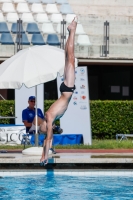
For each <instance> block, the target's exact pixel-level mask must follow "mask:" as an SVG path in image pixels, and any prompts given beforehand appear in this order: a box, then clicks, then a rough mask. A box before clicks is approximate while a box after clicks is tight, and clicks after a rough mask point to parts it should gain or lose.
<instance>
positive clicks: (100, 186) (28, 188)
mask: <svg viewBox="0 0 133 200" xmlns="http://www.w3.org/2000/svg"><path fill="white" fill-rule="evenodd" d="M3 199H5V200H23V199H24V200H43V199H44V200H56V199H57V200H131V199H133V177H116V176H114V177H113V176H94V177H84V176H83V177H82V176H79V177H78V176H61V175H60V176H58V175H42V176H41V175H34V176H22V177H4V178H0V200H3Z"/></svg>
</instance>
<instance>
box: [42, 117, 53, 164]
mask: <svg viewBox="0 0 133 200" xmlns="http://www.w3.org/2000/svg"><path fill="white" fill-rule="evenodd" d="M45 117H46V120H47V122H46V128H47V138H46V140H45V141H44V146H43V152H42V157H41V159H40V162H43V161H46V164H47V162H48V152H49V149H50V146H51V142H52V138H53V125H52V123H53V120H52V119H51V115H49V113H46V115H45Z"/></svg>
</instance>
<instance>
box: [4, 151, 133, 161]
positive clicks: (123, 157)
mask: <svg viewBox="0 0 133 200" xmlns="http://www.w3.org/2000/svg"><path fill="white" fill-rule="evenodd" d="M65 151H66V152H65ZM72 151H73V152H72ZM74 151H75V152H74ZM4 163H5V164H8V163H9V164H11V163H23V164H39V163H40V156H31V155H30V156H28V155H23V154H22V153H21V152H13V151H12V152H11V151H10V152H7V153H0V164H4ZM49 163H55V164H56V163H60V164H61V163H79V164H81V163H82V164H83V163H88V164H89V163H101V164H102V163H133V150H57V154H50V155H49Z"/></svg>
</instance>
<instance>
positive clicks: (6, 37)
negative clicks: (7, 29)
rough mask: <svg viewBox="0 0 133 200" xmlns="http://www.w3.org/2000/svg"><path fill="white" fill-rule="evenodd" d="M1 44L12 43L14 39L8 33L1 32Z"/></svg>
mask: <svg viewBox="0 0 133 200" xmlns="http://www.w3.org/2000/svg"><path fill="white" fill-rule="evenodd" d="M1 44H3V45H14V41H13V39H12V36H11V34H10V33H2V34H1Z"/></svg>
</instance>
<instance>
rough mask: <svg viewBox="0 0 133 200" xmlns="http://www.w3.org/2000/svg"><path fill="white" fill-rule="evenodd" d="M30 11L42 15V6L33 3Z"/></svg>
mask: <svg viewBox="0 0 133 200" xmlns="http://www.w3.org/2000/svg"><path fill="white" fill-rule="evenodd" d="M31 11H32V12H33V13H44V10H43V6H42V4H40V3H33V4H32V6H31Z"/></svg>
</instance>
